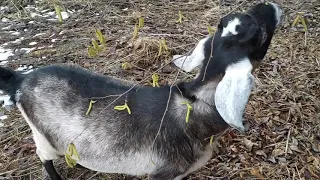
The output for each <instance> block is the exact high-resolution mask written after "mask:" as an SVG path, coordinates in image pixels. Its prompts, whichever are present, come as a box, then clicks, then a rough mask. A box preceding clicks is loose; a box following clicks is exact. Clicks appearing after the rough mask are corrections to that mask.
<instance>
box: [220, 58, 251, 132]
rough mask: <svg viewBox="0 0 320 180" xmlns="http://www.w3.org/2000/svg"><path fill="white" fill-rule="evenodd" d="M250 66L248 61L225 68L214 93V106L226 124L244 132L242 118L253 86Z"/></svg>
mask: <svg viewBox="0 0 320 180" xmlns="http://www.w3.org/2000/svg"><path fill="white" fill-rule="evenodd" d="M251 70H252V65H251V63H250V60H249V59H247V58H246V59H243V60H242V61H240V62H238V63H236V64H232V65H230V66H228V67H227V69H226V72H225V75H224V77H223V78H222V80H221V81H220V82H219V84H218V86H217V88H216V92H215V106H216V108H217V110H218V112H219V114H220V116H221V117H222V118H223V119H224V121H225V122H226V123H228V124H229V125H230V126H232V127H234V128H236V129H238V130H240V131H244V126H243V122H242V116H243V114H244V111H245V106H246V104H247V103H248V99H249V95H250V92H251V90H252V88H253V86H254V78H253V76H252V74H251Z"/></svg>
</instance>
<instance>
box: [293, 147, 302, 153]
mask: <svg viewBox="0 0 320 180" xmlns="http://www.w3.org/2000/svg"><path fill="white" fill-rule="evenodd" d="M290 149H291V150H292V151H296V152H299V153H302V151H301V150H300V149H299V148H298V146H296V145H291V146H290Z"/></svg>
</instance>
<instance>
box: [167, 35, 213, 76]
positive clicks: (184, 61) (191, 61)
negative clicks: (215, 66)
mask: <svg viewBox="0 0 320 180" xmlns="http://www.w3.org/2000/svg"><path fill="white" fill-rule="evenodd" d="M208 39H209V37H206V38H204V39H201V40H200V41H199V43H198V44H197V46H196V48H195V49H194V50H193V52H192V54H191V55H190V56H182V55H174V56H173V59H174V61H173V63H174V64H175V65H176V66H177V67H178V68H180V69H182V70H183V71H186V72H191V71H192V70H194V69H195V68H196V67H198V66H200V65H201V64H202V61H203V60H204V45H205V43H206V41H207V40H208Z"/></svg>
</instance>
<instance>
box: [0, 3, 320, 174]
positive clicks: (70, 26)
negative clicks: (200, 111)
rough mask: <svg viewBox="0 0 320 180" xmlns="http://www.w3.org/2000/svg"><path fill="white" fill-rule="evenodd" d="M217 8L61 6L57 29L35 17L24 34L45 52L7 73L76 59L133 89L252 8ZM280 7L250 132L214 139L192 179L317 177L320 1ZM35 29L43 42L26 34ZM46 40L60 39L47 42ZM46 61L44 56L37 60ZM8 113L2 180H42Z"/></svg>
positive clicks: (164, 79) (24, 136) (164, 75)
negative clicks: (225, 20) (230, 16)
mask: <svg viewBox="0 0 320 180" xmlns="http://www.w3.org/2000/svg"><path fill="white" fill-rule="evenodd" d="M311 1H312V0H311ZM311 1H310V2H311ZM223 2H224V1H221V2H220V3H219V1H205V0H197V1H182V0H180V1H177V2H169V1H164V0H163V1H142V0H141V1H138V0H132V1H129V2H127V1H120V0H111V1H109V2H106V3H102V2H99V1H97V0H95V1H90V2H89V1H80V0H77V1H76V0H68V1H63V2H62V7H63V8H64V9H75V10H77V11H76V12H75V13H74V14H73V16H71V17H70V18H69V19H67V20H65V22H64V24H61V25H60V24H58V23H52V22H51V23H49V22H47V21H45V20H43V19H36V20H34V21H35V22H36V23H35V24H31V25H28V28H30V29H33V32H29V33H30V34H29V37H28V38H27V39H26V41H25V43H26V44H27V43H28V42H30V41H34V40H36V41H37V42H39V44H40V45H43V46H45V49H44V50H43V51H41V52H38V53H31V54H29V55H27V56H24V55H17V56H15V57H14V59H16V60H19V61H14V62H10V66H12V67H17V66H18V65H19V64H32V65H34V66H35V67H40V66H43V65H47V64H53V63H62V62H73V63H77V64H80V65H81V66H83V67H86V68H89V69H92V70H94V71H97V72H100V73H105V74H108V75H113V76H117V77H120V78H123V79H127V80H132V81H137V82H139V81H141V80H142V79H144V78H146V77H148V76H150V74H152V72H154V71H155V70H156V69H158V68H159V67H161V66H163V65H164V64H166V63H167V62H169V61H170V59H171V58H172V55H174V54H184V53H186V52H188V51H189V50H190V49H192V48H193V47H194V46H195V44H196V43H197V42H198V41H199V40H200V39H201V38H203V37H204V36H205V35H206V34H207V26H208V24H210V25H212V26H216V24H217V22H218V21H219V17H221V16H223V15H225V14H227V13H229V12H231V11H233V10H235V9H236V10H237V11H241V10H244V9H246V8H247V7H248V6H250V5H251V4H252V3H255V2H254V1H240V0H239V1H233V2H234V3H232V4H231V5H230V6H227V5H226V4H225V3H223ZM277 2H278V3H280V4H281V5H282V6H283V7H284V10H285V19H284V22H283V24H282V25H281V27H280V28H279V30H278V32H277V34H276V36H275V37H274V39H273V42H272V44H271V47H270V49H269V51H268V54H267V56H266V58H265V59H264V62H263V64H262V66H261V68H260V69H259V70H257V71H256V72H255V73H254V75H255V77H256V84H257V89H256V90H255V91H254V92H253V93H252V95H251V97H250V101H249V103H248V106H247V111H246V114H245V117H246V119H247V122H246V123H247V126H248V127H249V131H248V132H247V133H246V134H239V133H237V132H236V131H229V132H227V133H226V134H225V135H224V136H223V137H222V138H221V139H220V140H219V141H218V148H217V150H216V152H215V155H214V156H213V158H212V160H211V161H210V162H209V163H208V164H207V165H206V166H205V167H203V168H202V169H201V170H199V171H197V172H195V173H194V174H192V175H190V176H189V179H267V178H268V179H320V155H319V152H320V88H319V87H320V79H319V75H320V46H319V44H320V38H319V37H320V36H319V34H320V18H319V17H320V3H319V1H316V0H313V1H312V2H311V3H310V2H309V1H308V2H304V1H298V0H297V1H295V0H292V1H286V0H278V1H277ZM40 7H41V6H40ZM179 10H181V11H182V13H183V15H184V16H185V17H186V19H184V21H183V22H182V24H177V23H176V21H177V19H178V11H179ZM20 11H21V12H22V13H21V12H20V13H21V14H20V17H22V18H19V19H18V20H17V21H16V22H13V24H14V25H15V26H13V27H15V28H16V29H18V30H21V26H18V25H17V24H18V23H22V24H27V23H28V21H29V20H28V18H30V17H28V16H25V15H23V12H24V11H23V10H20ZM300 11H302V12H305V14H304V16H305V18H306V19H307V25H308V33H307V34H305V32H304V30H303V27H302V26H298V27H296V28H292V27H291V23H292V22H293V20H294V18H295V15H296V13H297V12H300ZM137 13H140V14H141V15H143V16H144V17H145V26H144V27H143V28H142V29H141V30H140V31H139V37H138V39H137V40H134V41H132V33H133V28H134V25H135V23H136V17H137ZM7 16H9V17H11V18H14V17H16V16H14V15H12V14H6V13H4V14H0V17H7ZM24 17H25V18H24ZM0 26H1V24H0ZM19 28H20V29H19ZM96 29H101V30H102V32H103V34H105V35H106V39H107V48H106V50H105V51H103V53H102V54H100V55H99V57H96V58H92V59H89V58H88V55H87V49H86V48H87V46H88V45H90V42H91V39H92V38H94V32H95V30H96ZM22 30H23V29H22ZM39 32H45V33H46V35H44V36H43V37H36V38H33V37H32V36H33V35H34V34H36V33H39ZM60 32H63V33H61V34H59V33H60ZM52 34H55V35H54V38H56V39H59V41H57V42H55V43H52V42H51V39H52V38H53V37H50V36H51V35H52ZM2 35H3V34H1V32H0V36H1V38H0V43H4V42H6V41H7V40H8V38H9V37H5V36H2ZM160 39H165V40H166V42H167V44H168V47H169V48H170V52H168V53H166V54H163V55H161V56H157V54H158V48H159V40H160ZM51 44H53V46H52V47H49V45H51ZM13 47H16V48H17V47H20V46H19V45H14V46H13ZM43 56H46V59H42V57H43ZM123 62H129V63H130V64H131V65H132V68H130V69H129V70H123V69H122V68H121V64H122V63H123ZM176 72H177V69H176V68H175V67H174V66H173V65H169V66H167V67H165V68H163V69H162V70H161V71H160V72H159V74H160V79H161V81H160V84H167V83H168V84H170V83H172V82H173V80H174V78H175V75H176ZM192 77H193V75H192V74H186V73H181V74H180V76H179V79H180V80H181V79H188V78H192ZM150 80H151V78H150ZM142 83H145V82H142ZM146 84H148V83H146ZM5 113H6V114H8V115H9V119H7V120H5V121H3V122H2V123H3V125H4V126H3V127H0V178H1V179H40V178H41V164H40V162H39V160H38V158H37V157H36V156H35V145H34V142H33V140H32V136H31V134H30V133H31V131H30V130H29V128H28V126H27V125H26V123H25V122H24V120H23V119H22V118H21V116H20V113H19V112H17V111H14V112H10V113H9V112H5ZM58 164H59V165H58V167H59V169H60V171H61V173H63V174H64V175H65V176H67V177H69V178H73V179H112V180H115V179H123V178H124V177H123V176H122V175H112V174H96V173H95V172H91V171H89V170H85V171H83V170H77V169H68V168H67V167H66V165H65V163H64V162H63V159H62V160H60V161H59V162H58Z"/></svg>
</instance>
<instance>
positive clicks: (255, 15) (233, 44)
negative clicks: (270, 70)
mask: <svg viewBox="0 0 320 180" xmlns="http://www.w3.org/2000/svg"><path fill="white" fill-rule="evenodd" d="M281 18H282V10H281V9H280V8H279V6H278V5H276V4H274V3H268V2H265V3H259V4H257V5H255V6H253V7H252V8H251V9H249V10H248V11H247V12H246V13H233V14H229V15H227V16H225V17H224V18H222V19H221V21H220V23H219V25H218V31H217V32H216V34H215V36H214V41H215V43H214V44H221V45H223V46H224V47H225V48H230V49H232V50H235V51H237V52H245V53H246V54H245V55H246V56H247V57H248V58H249V59H250V61H251V63H252V64H253V65H254V68H256V67H258V65H260V62H261V61H262V59H263V58H264V56H265V54H266V52H267V50H268V47H269V45H270V42H271V39H272V37H273V34H274V31H275V29H276V28H277V26H278V25H279V24H280V21H281ZM217 41H219V42H217ZM217 50H218V49H217Z"/></svg>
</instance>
